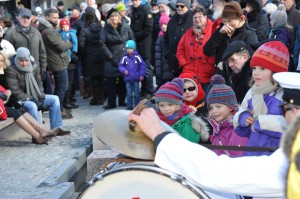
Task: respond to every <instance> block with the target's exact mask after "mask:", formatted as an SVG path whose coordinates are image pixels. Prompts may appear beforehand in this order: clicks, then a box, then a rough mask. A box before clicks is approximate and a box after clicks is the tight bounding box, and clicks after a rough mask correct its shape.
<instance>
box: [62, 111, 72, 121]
mask: <svg viewBox="0 0 300 199" xmlns="http://www.w3.org/2000/svg"><path fill="white" fill-rule="evenodd" d="M61 117H62V119H70V118H72V117H73V115H72V113H70V112H69V111H67V109H63V110H62V112H61Z"/></svg>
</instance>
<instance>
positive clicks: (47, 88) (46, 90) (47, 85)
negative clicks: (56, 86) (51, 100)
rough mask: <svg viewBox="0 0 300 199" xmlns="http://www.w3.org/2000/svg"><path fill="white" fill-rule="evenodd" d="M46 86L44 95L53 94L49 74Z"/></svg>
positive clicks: (45, 82) (47, 73) (44, 83)
mask: <svg viewBox="0 0 300 199" xmlns="http://www.w3.org/2000/svg"><path fill="white" fill-rule="evenodd" d="M43 85H44V93H45V94H52V88H51V80H50V75H49V72H48V71H47V72H46V79H45V81H43Z"/></svg>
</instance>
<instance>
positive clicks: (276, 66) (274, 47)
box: [250, 41, 290, 73]
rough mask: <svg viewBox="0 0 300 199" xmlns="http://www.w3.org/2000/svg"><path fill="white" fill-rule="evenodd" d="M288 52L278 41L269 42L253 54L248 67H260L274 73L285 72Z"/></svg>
mask: <svg viewBox="0 0 300 199" xmlns="http://www.w3.org/2000/svg"><path fill="white" fill-rule="evenodd" d="M289 59H290V54H289V50H288V48H287V47H286V45H284V43H282V42H280V41H269V42H266V43H264V44H263V45H261V46H260V47H259V48H258V49H257V50H256V51H255V52H254V54H253V56H252V59H251V61H250V67H251V68H253V67H254V66H261V67H263V68H267V69H269V70H271V71H272V72H274V73H277V72H287V71H288V67H289Z"/></svg>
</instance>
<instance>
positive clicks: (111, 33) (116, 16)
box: [100, 8, 134, 109]
mask: <svg viewBox="0 0 300 199" xmlns="http://www.w3.org/2000/svg"><path fill="white" fill-rule="evenodd" d="M100 40H101V42H103V43H104V44H105V45H104V46H105V58H106V61H105V64H104V75H105V77H106V92H107V97H108V102H107V105H106V106H104V109H111V108H115V107H116V97H117V95H118V99H119V104H118V105H119V106H126V103H125V97H126V87H125V82H124V79H123V76H122V74H121V72H120V71H119V70H118V64H119V62H120V59H121V58H122V56H123V55H124V52H125V43H126V41H127V40H134V35H133V32H132V30H131V28H130V27H129V26H128V25H127V24H123V23H122V22H121V15H120V13H119V12H118V10H116V9H114V8H112V9H111V10H109V12H108V14H107V21H106V24H105V26H104V28H103V29H102V30H101V35H100Z"/></svg>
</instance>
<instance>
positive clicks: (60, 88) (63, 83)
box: [53, 68, 69, 111]
mask: <svg viewBox="0 0 300 199" xmlns="http://www.w3.org/2000/svg"><path fill="white" fill-rule="evenodd" d="M53 76H54V81H55V88H54V95H57V96H58V98H59V101H60V104H63V101H64V97H65V94H66V91H67V90H68V87H69V80H68V69H67V68H66V69H63V70H60V71H55V72H53ZM62 109H63V106H61V111H62Z"/></svg>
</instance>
